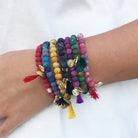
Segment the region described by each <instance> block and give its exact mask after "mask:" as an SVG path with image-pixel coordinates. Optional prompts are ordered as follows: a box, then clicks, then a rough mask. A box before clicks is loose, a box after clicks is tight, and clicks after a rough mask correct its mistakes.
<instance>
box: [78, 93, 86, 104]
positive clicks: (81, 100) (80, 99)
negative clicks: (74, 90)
mask: <svg viewBox="0 0 138 138" xmlns="http://www.w3.org/2000/svg"><path fill="white" fill-rule="evenodd" d="M83 102H84V101H83V99H82V97H81V95H80V94H79V95H78V96H77V100H76V103H83Z"/></svg>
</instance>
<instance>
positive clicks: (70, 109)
mask: <svg viewBox="0 0 138 138" xmlns="http://www.w3.org/2000/svg"><path fill="white" fill-rule="evenodd" d="M75 117H76V115H75V112H74V109H73V106H72V104H71V103H70V105H69V107H68V119H73V118H75Z"/></svg>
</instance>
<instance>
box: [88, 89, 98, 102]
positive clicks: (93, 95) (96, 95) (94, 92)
mask: <svg viewBox="0 0 138 138" xmlns="http://www.w3.org/2000/svg"><path fill="white" fill-rule="evenodd" d="M89 93H90V94H89V95H90V96H91V97H92V98H93V99H95V100H97V99H99V96H98V94H97V93H96V89H95V87H93V88H90V89H89Z"/></svg>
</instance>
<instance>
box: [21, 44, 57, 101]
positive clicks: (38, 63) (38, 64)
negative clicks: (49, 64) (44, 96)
mask: <svg viewBox="0 0 138 138" xmlns="http://www.w3.org/2000/svg"><path fill="white" fill-rule="evenodd" d="M41 55H42V44H40V45H39V46H37V48H36V53H35V61H36V67H37V68H36V70H37V71H36V73H37V75H31V76H27V77H25V78H24V80H23V81H24V82H25V83H27V82H30V81H32V80H34V79H36V78H37V77H38V76H40V78H41V79H42V83H43V84H44V87H45V88H46V91H47V92H48V94H49V96H50V97H51V98H52V99H55V95H54V92H53V91H52V88H51V86H50V83H49V81H48V79H47V77H46V75H45V71H44V67H43V66H42V58H41Z"/></svg>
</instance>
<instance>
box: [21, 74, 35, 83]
mask: <svg viewBox="0 0 138 138" xmlns="http://www.w3.org/2000/svg"><path fill="white" fill-rule="evenodd" d="M36 78H37V75H31V76H27V77H25V78H24V79H23V81H24V83H27V82H30V81H32V80H34V79H36Z"/></svg>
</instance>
